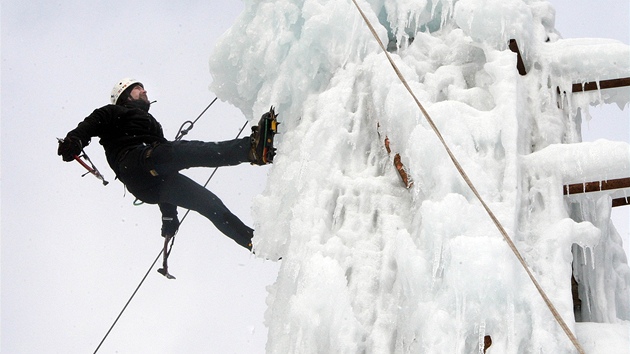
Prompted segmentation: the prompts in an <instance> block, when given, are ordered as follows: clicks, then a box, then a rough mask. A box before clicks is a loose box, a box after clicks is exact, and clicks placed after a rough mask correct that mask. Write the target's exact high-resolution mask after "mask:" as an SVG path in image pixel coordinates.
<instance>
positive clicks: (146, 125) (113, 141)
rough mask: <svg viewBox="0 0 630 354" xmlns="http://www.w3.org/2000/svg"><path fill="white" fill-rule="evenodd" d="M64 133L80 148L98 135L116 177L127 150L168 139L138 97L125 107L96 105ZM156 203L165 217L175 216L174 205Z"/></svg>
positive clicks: (147, 105) (175, 209) (145, 104)
mask: <svg viewBox="0 0 630 354" xmlns="http://www.w3.org/2000/svg"><path fill="white" fill-rule="evenodd" d="M67 136H74V137H77V138H79V139H80V140H81V143H82V146H83V147H85V146H87V145H88V144H89V143H90V140H91V139H92V138H93V137H95V136H98V137H99V138H100V143H101V145H103V148H104V149H105V156H106V157H107V162H108V163H109V166H110V167H111V168H112V170H114V172H115V173H116V175H117V176H118V175H119V172H120V162H121V160H122V159H123V158H124V157H125V154H126V153H127V152H128V151H130V150H132V149H134V148H136V147H138V146H142V145H153V144H155V143H164V142H166V141H167V140H166V139H165V138H164V133H163V131H162V126H161V125H160V123H158V121H157V120H156V119H155V118H153V116H152V115H151V114H149V104H148V103H145V102H142V101H139V100H136V101H129V102H126V103H125V104H124V106H119V105H111V104H110V105H107V106H103V107H101V108H97V109H95V110H94V112H92V114H90V115H89V116H87V117H86V118H85V119H84V120H83V121H82V122H81V123H79V125H78V126H77V127H76V128H75V129H74V130H71V131H70V132H68V134H67ZM159 206H160V210H161V211H162V215H163V216H164V217H168V218H177V208H176V206H174V205H171V204H166V203H159Z"/></svg>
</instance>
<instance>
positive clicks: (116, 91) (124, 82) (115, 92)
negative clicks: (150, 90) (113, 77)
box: [109, 77, 144, 104]
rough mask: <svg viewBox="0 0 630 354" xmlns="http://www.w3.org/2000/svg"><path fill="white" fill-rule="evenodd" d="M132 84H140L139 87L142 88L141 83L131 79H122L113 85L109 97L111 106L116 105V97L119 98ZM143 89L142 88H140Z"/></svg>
mask: <svg viewBox="0 0 630 354" xmlns="http://www.w3.org/2000/svg"><path fill="white" fill-rule="evenodd" d="M133 84H140V86H142V83H141V82H140V81H138V80H136V79H131V78H128V77H126V78H124V79H121V80H119V81H118V82H117V83H116V85H114V88H113V89H112V94H111V96H109V98H110V99H111V101H112V104H116V101H118V97H120V95H121V94H122V93H123V92H124V91H125V90H126V89H127V88H129V86H131V85H133ZM142 87H144V86H142Z"/></svg>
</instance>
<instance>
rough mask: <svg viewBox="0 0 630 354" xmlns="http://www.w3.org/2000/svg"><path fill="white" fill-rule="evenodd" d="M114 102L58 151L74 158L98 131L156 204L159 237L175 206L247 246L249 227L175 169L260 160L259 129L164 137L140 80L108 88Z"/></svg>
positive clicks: (133, 187)
mask: <svg viewBox="0 0 630 354" xmlns="http://www.w3.org/2000/svg"><path fill="white" fill-rule="evenodd" d="M110 98H111V102H112V104H109V105H106V106H103V107H101V108H97V109H96V110H94V112H92V114H90V115H89V116H88V117H87V118H85V119H84V120H83V121H82V122H81V123H79V125H78V126H77V127H76V129H74V130H71V131H70V132H68V134H67V135H66V137H65V138H64V139H63V140H62V141H60V143H59V148H58V151H57V154H58V155H60V156H62V157H63V160H64V161H72V160H74V157H75V156H76V155H79V154H81V151H82V149H83V148H84V147H85V146H87V145H88V144H89V143H90V139H91V138H92V137H95V136H98V137H99V138H100V143H101V145H103V148H104V149H105V155H106V157H107V162H108V163H109V166H110V167H111V168H112V170H114V172H115V173H116V176H117V178H118V179H120V181H122V182H123V183H124V184H125V186H126V187H127V189H128V190H129V191H130V192H131V193H132V194H133V195H135V196H136V197H137V198H138V199H140V200H141V201H143V202H145V203H149V204H158V205H159V207H160V210H161V212H162V236H165V237H171V236H174V235H175V233H176V232H177V230H178V228H179V220H178V218H177V207H178V206H180V207H183V208H186V209H191V210H195V211H197V212H198V213H200V214H202V215H203V216H205V217H206V218H208V219H209V220H210V221H212V223H214V225H215V226H216V227H217V229H219V230H220V231H221V232H223V233H224V234H225V235H226V236H228V237H229V238H231V239H233V240H234V241H236V243H238V244H239V245H241V246H243V247H245V248H247V249H248V250H250V251H251V249H252V245H251V239H252V236H253V230H252V229H251V228H249V227H248V226H246V225H245V224H243V222H241V220H240V219H239V218H238V217H237V216H236V215H234V214H232V213H231V212H230V210H228V208H227V207H226V206H225V205H224V204H223V203H222V202H221V200H220V199H219V198H218V197H217V196H216V195H215V194H214V193H212V192H210V191H209V190H207V189H205V188H204V187H202V186H201V185H199V184H197V183H196V182H194V181H193V180H191V179H190V178H188V177H186V176H184V175H182V174H180V173H179V171H180V170H183V169H186V168H190V167H218V166H230V165H238V164H240V163H243V162H250V163H252V164H257V165H264V164H266V163H268V162H271V161H267V159H266V158H262V156H261V153H260V152H261V151H262V150H261V149H260V144H261V142H260V139H259V138H258V132H259V130H260V129H258V130H254V129H253V130H254V132H253V133H252V137H247V138H242V139H235V140H230V141H223V142H218V143H213V142H201V141H183V140H180V141H168V140H166V139H165V138H164V134H163V132H162V126H161V125H160V123H158V121H157V120H155V118H153V116H152V115H151V114H150V113H149V107H150V105H151V103H150V102H149V98H148V96H147V91H146V90H145V89H144V85H143V84H142V83H140V82H139V81H137V80H134V79H129V78H125V79H122V80H120V81H119V82H118V83H117V84H116V85H115V86H114V88H113V89H112V94H111V97H110Z"/></svg>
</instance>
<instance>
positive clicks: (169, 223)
mask: <svg viewBox="0 0 630 354" xmlns="http://www.w3.org/2000/svg"><path fill="white" fill-rule="evenodd" d="M178 229H179V219H177V216H173V217H169V216H162V237H173V236H175V234H176V233H177V230H178Z"/></svg>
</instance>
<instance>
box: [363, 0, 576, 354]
mask: <svg viewBox="0 0 630 354" xmlns="http://www.w3.org/2000/svg"><path fill="white" fill-rule="evenodd" d="M352 2H353V3H354V6H356V8H357V10H358V11H359V13H360V14H361V17H363V21H365V24H366V25H367V26H368V28H369V29H370V32H372V35H373V36H374V38H375V39H376V41H377V42H378V44H379V46H380V47H381V49H382V50H383V52H384V53H385V56H386V57H387V60H388V61H389V63H390V64H391V66H392V68H393V69H394V72H396V75H397V76H398V78H399V79H400V81H401V82H402V84H403V85H404V86H405V88H406V89H407V91H408V92H409V93H410V94H411V96H412V97H413V100H414V101H415V102H416V105H417V106H418V108H420V111H421V112H422V114H423V115H424V117H425V118H426V120H427V122H428V123H429V125H430V126H431V129H432V130H433V132H434V133H435V134H436V135H437V137H438V139H439V140H440V143H442V146H443V147H444V149H445V150H446V153H447V154H448V156H449V157H450V159H451V161H452V162H453V164H454V165H455V168H456V169H457V171H458V172H459V174H460V176H462V178H463V179H464V181H465V182H466V184H467V185H468V187H469V188H470V190H471V191H472V192H473V194H474V195H475V197H477V199H478V200H479V202H480V203H481V205H482V206H483V208H484V209H485V211H486V213H487V214H488V216H489V217H490V219H492V222H493V223H494V225H495V226H496V227H497V229H498V230H499V233H501V235H502V236H503V239H504V240H505V241H506V242H507V244H508V245H509V246H510V249H511V250H512V252H513V253H514V255H515V256H516V258H517V259H518V261H519V262H520V263H521V265H522V266H523V268H524V269H525V272H527V275H528V276H529V278H530V279H531V281H532V283H533V284H534V286H535V287H536V290H538V293H539V294H540V296H541V297H542V298H543V300H544V302H545V304H546V305H547V307H548V308H549V311H551V313H552V315H553V317H554V318H555V319H556V321H557V322H558V324H559V325H560V327H561V328H562V330H563V331H564V333H565V334H566V335H567V337H568V338H569V340H571V343H572V344H573V346H575V349H577V351H578V353H580V354H585V351H584V349H583V348H582V346H581V345H580V343H579V342H578V340H577V338H576V337H575V335H574V334H573V332H571V329H569V326H567V324H566V322H564V320H563V319H562V317H561V316H560V314H559V313H558V310H557V309H556V307H555V306H554V305H553V303H552V302H551V300H550V299H549V297H548V296H547V294H546V293H545V291H544V290H543V288H542V287H541V286H540V284H539V283H538V281H537V280H536V278H535V277H534V274H533V273H532V272H531V270H530V269H529V266H528V265H527V263H526V262H525V259H524V258H523V256H522V255H521V253H520V252H519V251H518V249H517V248H516V245H515V244H514V242H513V241H512V239H511V238H510V236H509V235H508V233H507V231H505V228H504V227H503V225H502V224H501V222H500V221H499V219H498V218H497V217H496V216H495V215H494V213H493V212H492V210H490V208H489V207H488V205H487V204H486V202H485V201H484V200H483V198H482V197H481V195H480V194H479V192H478V191H477V189H476V188H475V186H474V185H473V183H472V181H471V180H470V178H468V175H467V174H466V172H465V171H464V169H463V167H462V166H461V165H460V163H459V161H458V160H457V158H456V157H455V155H454V154H453V152H452V151H451V149H450V148H449V147H448V144H446V141H445V140H444V138H443V137H442V134H441V133H440V131H439V129H438V128H437V126H436V125H435V123H434V122H433V119H432V118H431V116H430V115H429V113H428V112H427V111H426V110H425V109H424V106H423V105H422V103H420V101H419V100H418V98H417V97H416V95H415V94H414V93H413V90H411V87H409V84H408V83H407V80H405V77H404V76H403V75H402V73H401V72H400V70H398V66H396V64H395V63H394V60H393V59H392V57H391V56H390V55H389V52H387V49H386V48H385V46H384V45H383V42H382V41H381V39H380V38H379V37H378V34H377V33H376V30H375V29H374V26H372V23H371V22H370V20H369V19H368V18H367V16H366V15H365V13H363V10H361V7H360V6H359V4H358V3H357V1H356V0H352Z"/></svg>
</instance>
